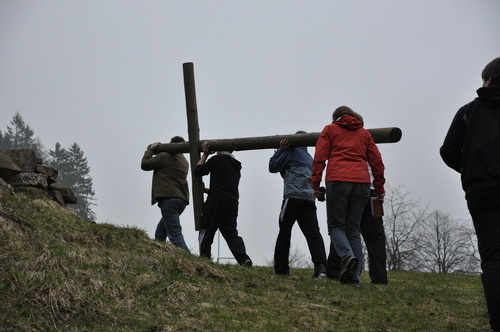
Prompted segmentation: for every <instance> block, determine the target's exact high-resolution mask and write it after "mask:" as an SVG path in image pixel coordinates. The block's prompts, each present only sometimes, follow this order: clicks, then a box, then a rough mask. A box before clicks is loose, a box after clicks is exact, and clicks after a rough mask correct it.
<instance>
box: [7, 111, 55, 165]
mask: <svg viewBox="0 0 500 332" xmlns="http://www.w3.org/2000/svg"><path fill="white" fill-rule="evenodd" d="M10 124H11V125H12V127H9V126H7V130H6V131H5V132H4V133H2V131H0V149H1V150H11V149H12V150H14V149H32V150H33V151H35V153H36V155H37V156H38V157H39V158H44V157H45V156H46V152H45V151H44V147H43V145H42V143H41V141H40V139H39V138H38V137H34V134H35V132H34V131H33V129H31V127H30V126H29V125H27V124H26V123H25V122H24V120H23V117H22V116H21V114H19V111H17V112H16V114H15V115H14V116H13V118H12V120H11V121H10Z"/></svg>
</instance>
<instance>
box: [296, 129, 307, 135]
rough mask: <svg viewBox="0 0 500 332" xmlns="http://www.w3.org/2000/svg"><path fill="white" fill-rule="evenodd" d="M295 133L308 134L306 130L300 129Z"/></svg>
mask: <svg viewBox="0 0 500 332" xmlns="http://www.w3.org/2000/svg"><path fill="white" fill-rule="evenodd" d="M295 134H307V133H306V132H305V131H303V130H299V131H297V132H296V133H295Z"/></svg>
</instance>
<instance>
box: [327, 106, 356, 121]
mask: <svg viewBox="0 0 500 332" xmlns="http://www.w3.org/2000/svg"><path fill="white" fill-rule="evenodd" d="M346 114H347V115H350V116H354V111H353V110H352V109H350V108H349V107H347V106H340V107H338V108H337V109H336V110H335V111H334V112H333V115H332V122H335V121H337V120H338V119H339V118H340V117H342V115H346Z"/></svg>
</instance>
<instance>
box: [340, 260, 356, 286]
mask: <svg viewBox="0 0 500 332" xmlns="http://www.w3.org/2000/svg"><path fill="white" fill-rule="evenodd" d="M358 263H359V259H357V258H356V257H354V256H350V257H349V258H347V259H346V260H345V263H344V265H342V269H341V270H340V282H341V283H343V284H347V283H350V282H352V278H353V277H354V270H355V269H356V267H357V266H358Z"/></svg>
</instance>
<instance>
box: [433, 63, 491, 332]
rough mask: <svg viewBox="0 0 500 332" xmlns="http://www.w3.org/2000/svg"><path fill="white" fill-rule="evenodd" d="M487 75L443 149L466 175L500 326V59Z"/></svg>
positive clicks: (461, 111)
mask: <svg viewBox="0 0 500 332" xmlns="http://www.w3.org/2000/svg"><path fill="white" fill-rule="evenodd" d="M481 77H482V79H483V86H482V87H481V88H479V89H478V90H477V95H478V97H477V98H476V99H474V100H473V101H472V102H470V103H468V104H467V105H465V106H463V107H461V108H460V109H459V110H458V112H457V113H456V115H455V117H454V118H453V121H452V123H451V126H450V128H449V130H448V133H447V134H446V137H445V139H444V143H443V145H442V146H441V148H440V154H441V158H442V159H443V161H444V162H445V163H446V165H448V166H449V167H451V168H452V169H454V170H455V171H457V172H458V173H460V175H461V180H462V188H463V190H464V192H465V199H466V201H467V207H468V209H469V212H470V214H471V217H472V222H473V224H474V228H475V230H476V236H477V241H478V249H479V254H480V256H481V269H482V272H483V273H482V275H481V280H482V283H483V289H484V294H485V297H486V304H487V307H488V313H489V316H490V325H491V328H492V329H493V330H494V331H500V58H496V59H494V60H493V61H491V62H490V63H489V64H488V65H486V67H485V68H484V69H483V71H482V73H481Z"/></svg>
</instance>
